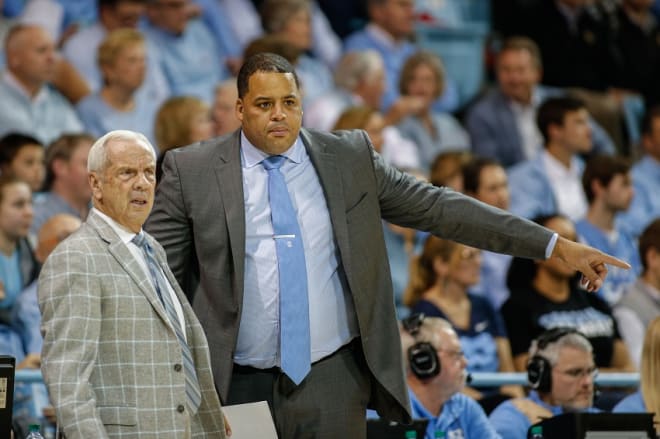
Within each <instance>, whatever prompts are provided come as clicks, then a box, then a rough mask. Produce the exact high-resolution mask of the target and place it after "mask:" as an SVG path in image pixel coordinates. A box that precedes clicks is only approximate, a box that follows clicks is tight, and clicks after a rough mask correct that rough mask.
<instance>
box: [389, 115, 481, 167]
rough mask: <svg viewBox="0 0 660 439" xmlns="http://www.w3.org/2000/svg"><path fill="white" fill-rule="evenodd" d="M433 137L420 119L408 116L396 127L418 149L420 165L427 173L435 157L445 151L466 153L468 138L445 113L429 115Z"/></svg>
mask: <svg viewBox="0 0 660 439" xmlns="http://www.w3.org/2000/svg"><path fill="white" fill-rule="evenodd" d="M431 123H432V124H433V129H434V130H435V133H434V134H435V136H432V135H431V133H429V132H428V130H427V129H426V128H425V127H424V125H422V121H421V119H420V118H418V117H415V116H408V117H406V118H405V119H403V120H402V121H401V122H399V124H398V125H397V128H399V131H400V132H401V134H402V135H403V137H406V138H408V139H410V140H412V141H413V142H414V143H415V145H417V148H418V149H419V159H420V162H421V163H420V165H421V167H422V169H423V170H425V171H428V170H429V169H430V168H431V163H433V160H434V159H435V157H436V156H437V155H438V154H440V153H443V152H447V151H468V150H469V149H470V136H469V135H468V133H467V131H465V128H463V127H462V126H461V124H460V123H459V122H458V120H456V118H455V117H454V116H452V115H451V114H447V113H433V114H431Z"/></svg>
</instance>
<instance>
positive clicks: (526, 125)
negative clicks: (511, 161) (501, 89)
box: [510, 96, 543, 160]
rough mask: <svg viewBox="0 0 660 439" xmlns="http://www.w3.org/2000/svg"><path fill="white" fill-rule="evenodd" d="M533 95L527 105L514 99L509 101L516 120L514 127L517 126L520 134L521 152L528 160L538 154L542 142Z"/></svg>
mask: <svg viewBox="0 0 660 439" xmlns="http://www.w3.org/2000/svg"><path fill="white" fill-rule="evenodd" d="M535 97H536V96H533V97H532V102H530V103H529V105H524V104H521V103H520V102H516V101H511V103H510V105H511V110H512V111H513V118H514V119H515V121H516V128H518V134H519V135H520V143H521V145H522V149H523V154H525V157H526V158H527V159H528V160H529V159H532V158H534V157H536V156H537V155H538V153H539V151H541V150H542V144H543V137H542V136H541V132H540V131H539V128H538V125H537V124H536V103H535Z"/></svg>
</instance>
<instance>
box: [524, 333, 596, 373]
mask: <svg viewBox="0 0 660 439" xmlns="http://www.w3.org/2000/svg"><path fill="white" fill-rule="evenodd" d="M563 348H574V349H578V350H581V351H583V352H586V353H588V354H593V351H594V349H593V347H592V346H591V343H590V342H589V340H588V339H587V338H586V337H585V336H584V335H582V334H580V333H577V332H571V333H568V334H566V335H564V336H563V337H560V338H559V339H557V340H555V341H553V342H551V343H548V344H547V345H546V346H545V348H543V349H539V347H538V341H537V340H534V341H532V345H531V346H530V347H529V358H532V357H533V356H535V355H538V356H540V357H543V358H545V359H546V360H548V362H550V365H552V366H555V365H556V364H557V361H558V359H559V351H561V350H562V349H563Z"/></svg>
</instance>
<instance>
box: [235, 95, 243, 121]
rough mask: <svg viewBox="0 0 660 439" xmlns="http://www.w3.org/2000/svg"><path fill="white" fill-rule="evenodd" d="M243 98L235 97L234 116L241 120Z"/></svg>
mask: <svg viewBox="0 0 660 439" xmlns="http://www.w3.org/2000/svg"><path fill="white" fill-rule="evenodd" d="M244 109H245V108H244V107H243V100H242V99H241V98H238V99H236V118H237V119H238V120H240V121H241V122H243V110H244Z"/></svg>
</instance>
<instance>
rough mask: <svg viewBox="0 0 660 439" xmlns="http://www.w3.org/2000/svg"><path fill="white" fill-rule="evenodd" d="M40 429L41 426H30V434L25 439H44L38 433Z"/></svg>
mask: <svg viewBox="0 0 660 439" xmlns="http://www.w3.org/2000/svg"><path fill="white" fill-rule="evenodd" d="M40 429H41V426H40V425H39V424H30V434H28V435H27V437H26V438H25V439H44V437H43V436H42V435H41V433H40V432H39V430H40Z"/></svg>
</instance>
